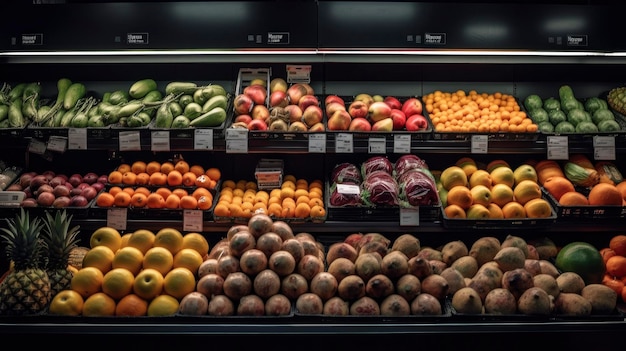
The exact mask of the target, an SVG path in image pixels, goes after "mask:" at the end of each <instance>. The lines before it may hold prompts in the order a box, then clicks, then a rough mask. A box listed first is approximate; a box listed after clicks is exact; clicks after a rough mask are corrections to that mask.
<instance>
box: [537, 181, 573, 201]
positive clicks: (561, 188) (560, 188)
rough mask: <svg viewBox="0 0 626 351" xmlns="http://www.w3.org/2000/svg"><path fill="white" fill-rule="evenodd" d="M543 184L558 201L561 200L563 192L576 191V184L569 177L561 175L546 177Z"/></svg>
mask: <svg viewBox="0 0 626 351" xmlns="http://www.w3.org/2000/svg"><path fill="white" fill-rule="evenodd" d="M542 186H543V187H544V188H545V189H546V191H547V192H548V193H550V195H552V196H553V197H554V198H555V199H556V201H559V200H560V199H561V196H563V194H565V193H568V192H571V191H575V189H574V184H573V183H572V182H571V181H570V180H569V179H567V178H565V177H561V176H553V177H550V178H548V179H546V180H545V181H544V182H543V184H542Z"/></svg>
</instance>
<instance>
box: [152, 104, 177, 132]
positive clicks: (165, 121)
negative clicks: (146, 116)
mask: <svg viewBox="0 0 626 351" xmlns="http://www.w3.org/2000/svg"><path fill="white" fill-rule="evenodd" d="M173 120H174V115H172V111H170V107H169V104H168V103H165V104H162V105H161V106H159V108H158V109H157V112H156V117H155V119H154V126H155V127H157V128H170V127H171V126H172V121H173Z"/></svg>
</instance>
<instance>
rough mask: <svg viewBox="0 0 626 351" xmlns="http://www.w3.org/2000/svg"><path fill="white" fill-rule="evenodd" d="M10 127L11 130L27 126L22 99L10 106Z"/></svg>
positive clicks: (13, 101)
mask: <svg viewBox="0 0 626 351" xmlns="http://www.w3.org/2000/svg"><path fill="white" fill-rule="evenodd" d="M8 115H9V127H11V128H23V127H25V126H26V121H25V120H24V116H23V115H22V99H15V100H12V102H11V106H9V112H8Z"/></svg>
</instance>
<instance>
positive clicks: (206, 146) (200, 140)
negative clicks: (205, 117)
mask: <svg viewBox="0 0 626 351" xmlns="http://www.w3.org/2000/svg"><path fill="white" fill-rule="evenodd" d="M193 136H194V138H193V148H194V149H195V150H213V129H208V128H198V129H196V130H194V132H193Z"/></svg>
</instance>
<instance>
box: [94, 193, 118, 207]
mask: <svg viewBox="0 0 626 351" xmlns="http://www.w3.org/2000/svg"><path fill="white" fill-rule="evenodd" d="M96 205H97V206H99V207H112V206H113V205H115V196H113V195H111V194H110V193H107V192H102V193H100V194H99V195H98V197H97V198H96Z"/></svg>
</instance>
